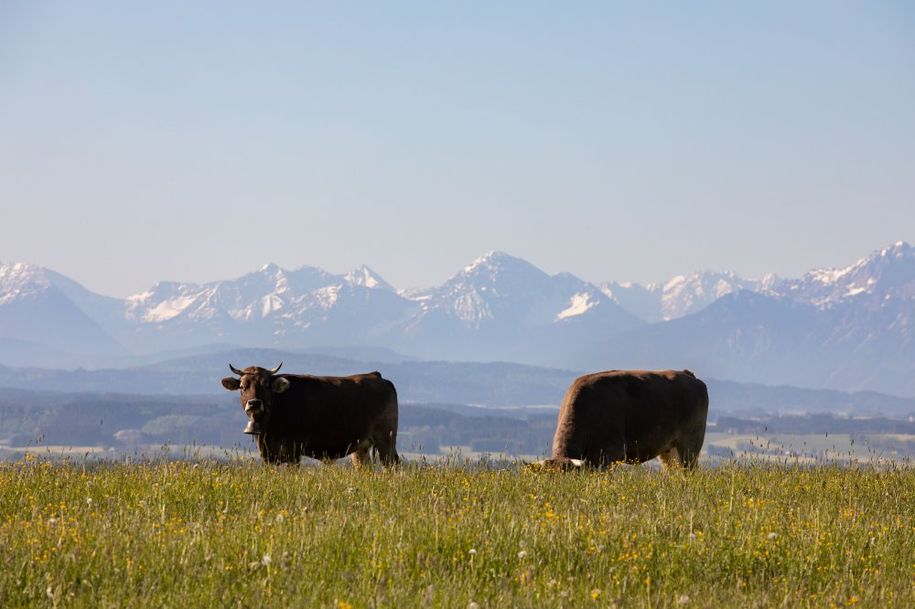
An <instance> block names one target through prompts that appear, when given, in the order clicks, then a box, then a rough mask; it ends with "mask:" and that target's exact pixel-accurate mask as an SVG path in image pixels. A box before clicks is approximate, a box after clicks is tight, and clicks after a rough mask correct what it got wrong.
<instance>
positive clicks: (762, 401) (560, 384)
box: [0, 349, 915, 417]
mask: <svg viewBox="0 0 915 609" xmlns="http://www.w3.org/2000/svg"><path fill="white" fill-rule="evenodd" d="M230 362H231V363H233V364H234V365H236V366H247V365H251V364H258V365H264V366H274V365H276V364H278V363H279V362H283V368H282V371H283V372H290V373H309V374H332V375H345V374H352V373H357V372H366V371H370V370H379V371H381V372H382V373H383V374H384V376H385V377H386V378H389V379H391V380H392V381H393V382H394V383H395V385H396V386H397V391H398V396H399V398H400V401H401V402H402V403H408V402H416V403H439V404H459V405H478V406H486V407H489V408H519V407H531V406H548V407H551V408H557V407H558V406H559V404H560V402H561V401H562V397H563V395H564V393H565V391H566V388H567V387H568V385H569V384H570V383H571V382H572V380H574V379H575V378H576V377H577V376H578V375H579V374H580V373H579V372H576V371H572V370H561V369H556V368H541V367H536V366H526V365H522V364H513V363H504V362H490V363H463V362H426V361H403V362H397V361H387V362H360V361H356V360H352V359H346V358H339V357H333V356H328V355H321V354H314V353H291V352H286V351H279V350H275V349H235V350H231V351H227V352H222V353H207V354H201V355H193V356H187V357H181V358H176V359H172V360H168V361H165V362H158V363H155V364H151V365H144V366H139V367H133V368H126V369H114V368H110V369H101V370H66V371H64V370H51V369H42V368H9V367H0V387H2V388H13V389H19V390H22V389H25V390H33V391H56V392H66V393H99V394H118V393H120V394H146V395H159V396H166V395H175V396H181V395H200V396H205V395H216V396H220V397H224V396H229V394H228V393H226V392H225V391H224V390H223V389H222V387H221V385H220V383H219V380H220V379H221V378H223V377H225V376H229V375H230V374H231V373H230V372H229V369H228V363H230ZM697 372H698V373H699V375H700V377H702V378H704V379H705V381H706V382H707V384H708V386H709V395H710V398H711V409H712V412H713V413H723V412H728V413H743V414H753V413H809V412H828V413H836V414H849V415H868V416H872V415H887V416H897V417H901V416H909V415H912V414H915V398H902V397H896V396H891V395H885V394H880V393H876V392H853V393H848V392H841V391H834V390H814V389H804V388H798V387H791V386H773V385H762V384H757V383H738V382H732V381H721V380H716V379H711V378H708V377H707V376H704V375H703V373H702V371H701V369H697ZM461 408H467V406H461ZM461 414H465V415H472V414H473V413H472V411H471V412H466V411H461Z"/></svg>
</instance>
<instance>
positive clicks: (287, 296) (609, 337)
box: [0, 242, 915, 396]
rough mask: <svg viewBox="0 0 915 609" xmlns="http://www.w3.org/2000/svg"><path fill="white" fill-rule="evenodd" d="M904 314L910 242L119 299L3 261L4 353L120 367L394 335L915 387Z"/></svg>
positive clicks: (913, 280) (583, 362)
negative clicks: (807, 264) (635, 279)
mask: <svg viewBox="0 0 915 609" xmlns="http://www.w3.org/2000/svg"><path fill="white" fill-rule="evenodd" d="M913 313H915V248H912V247H911V246H910V245H909V244H907V243H905V242H898V243H895V244H893V245H890V246H888V247H885V248H882V249H880V250H877V251H875V252H873V253H871V254H870V255H868V256H865V257H863V258H862V259H860V260H859V261H858V262H856V263H855V264H852V265H850V266H847V267H841V268H832V269H817V270H812V271H810V272H809V273H807V274H805V275H804V276H802V277H799V278H787V279H786V278H778V277H775V276H774V275H767V276H765V277H763V278H762V279H759V280H750V279H744V278H741V277H739V276H737V275H736V274H734V273H722V272H714V271H700V272H695V273H691V274H688V275H683V276H678V277H675V278H672V279H670V280H668V281H666V282H663V283H659V284H648V285H639V284H633V283H618V282H611V281H608V282H605V283H601V284H599V285H598V284H594V283H590V282H587V281H584V280H582V279H580V278H578V277H575V276H574V275H572V274H569V273H558V274H555V275H550V274H547V273H545V272H543V271H542V270H540V269H538V268H537V267H535V266H533V265H531V264H530V263H528V262H526V261H524V260H521V259H519V258H516V257H513V256H510V255H508V254H506V253H503V252H490V253H488V254H486V255H484V256H482V257H480V258H478V259H477V260H475V261H473V262H472V263H471V264H469V265H468V266H466V267H465V268H463V269H462V270H460V271H458V272H457V273H455V274H454V275H453V276H452V277H451V278H450V279H448V280H447V281H446V282H445V283H444V284H442V285H441V286H437V287H433V288H428V289H422V290H409V291H408V290H398V289H396V288H395V287H393V286H392V285H390V284H389V283H388V282H387V281H385V280H384V279H383V278H382V277H381V276H380V275H379V274H378V273H376V272H375V271H373V270H372V269H370V268H369V267H367V266H363V267H361V268H359V269H356V270H354V271H352V272H350V273H347V274H343V275H337V274H333V273H329V272H327V271H324V270H322V269H318V268H314V267H309V266H303V267H301V268H298V269H294V270H286V269H283V268H280V267H278V266H277V265H275V264H267V265H265V266H263V267H261V268H260V269H258V270H256V271H254V272H252V273H248V274H246V275H243V276H241V277H239V278H237V279H232V280H224V281H214V282H209V283H204V284H193V283H176V282H160V283H157V284H155V285H154V286H152V287H151V288H150V289H149V290H146V291H144V292H142V293H139V294H135V295H133V296H130V297H128V298H125V299H118V298H112V297H108V296H103V295H99V294H95V293H93V292H91V291H89V290H87V289H86V288H84V287H83V286H81V285H80V284H78V283H77V282H75V281H73V280H71V279H68V278H67V277H64V276H63V275H60V274H59V273H56V272H54V271H52V270H49V269H45V268H42V267H38V266H34V265H30V264H25V263H10V264H0V363H3V364H6V365H11V366H42V367H50V368H54V367H65V368H68V367H75V366H84V367H100V366H109V367H110V366H121V367H127V366H131V365H136V364H138V363H142V362H149V361H155V360H156V359H157V358H158V359H165V358H166V357H165V356H166V355H167V356H168V357H175V356H177V355H181V354H189V353H206V352H215V351H220V350H225V349H226V348H227V347H229V346H246V347H271V348H282V349H287V350H288V349H292V350H299V351H301V350H305V349H309V348H310V349H320V348H328V349H332V348H335V349H339V348H361V349H393V350H395V351H397V352H400V353H403V354H406V356H409V357H415V358H423V359H433V360H464V361H494V360H501V361H514V362H520V363H527V364H537V365H549V366H557V367H561V368H566V369H585V370H586V369H607V368H633V367H649V368H661V367H673V368H690V369H694V370H696V371H697V372H698V373H700V374H707V375H710V376H714V377H716V378H721V379H729V380H735V381H744V382H757V383H765V384H792V385H797V386H801V387H811V388H830V389H840V390H852V391H855V390H874V391H881V392H886V393H894V394H897V395H907V396H912V395H915V340H913V330H912V324H913V322H915V319H913Z"/></svg>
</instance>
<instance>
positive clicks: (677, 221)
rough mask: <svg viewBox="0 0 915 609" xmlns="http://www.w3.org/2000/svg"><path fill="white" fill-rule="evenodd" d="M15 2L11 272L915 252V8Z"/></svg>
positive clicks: (748, 266) (592, 271)
mask: <svg viewBox="0 0 915 609" xmlns="http://www.w3.org/2000/svg"><path fill="white" fill-rule="evenodd" d="M262 4H264V3H249V4H244V5H232V6H229V4H228V3H225V2H212V3H208V2H194V3H187V2H149V3H144V4H134V3H124V2H110V3H101V2H22V3H19V2H10V1H6V2H2V3H0V217H2V218H3V230H2V238H0V260H3V261H28V262H34V263H37V264H41V265H44V266H48V267H51V268H54V269H55V270H58V271H60V272H62V273H64V274H66V275H69V276H71V277H73V278H74V279H77V280H78V281H81V282H82V283H84V284H85V285H86V286H87V287H89V288H90V289H93V290H96V291H99V292H102V293H106V294H111V295H121V296H122V295H126V294H129V293H132V292H135V291H139V290H142V289H145V288H146V287H148V286H149V285H151V284H152V283H153V282H154V281H156V280H159V279H175V280H185V281H202V280H210V279H220V278H227V277H233V276H237V275H239V274H241V273H243V272H247V271H251V270H254V269H256V268H257V267H259V266H260V265H261V264H263V263H264V262H267V261H274V262H277V263H279V264H281V265H283V266H286V267H297V266H301V265H303V264H311V265H316V266H320V267H323V268H326V269H328V270H330V271H335V272H344V271H346V270H348V269H349V268H351V267H355V266H357V265H358V264H360V263H362V262H366V263H368V264H369V265H371V266H372V267H373V268H375V269H376V270H377V271H379V272H380V273H381V274H382V275H384V276H385V277H386V278H387V279H388V280H389V281H391V282H392V283H394V284H395V285H397V286H399V287H410V286H422V285H429V284H434V283H438V282H440V281H442V280H443V279H444V278H446V277H447V276H448V275H450V274H451V273H453V272H454V271H456V270H458V269H460V268H461V267H462V266H464V265H465V264H467V263H468V262H469V261H470V260H472V259H473V258H475V257H476V256H478V255H480V254H482V253H483V252H485V251H487V250H491V249H501V250H506V251H508V252H510V253H513V254H515V255H518V256H521V257H523V258H526V259H528V260H530V261H531V262H533V263H534V264H537V265H538V266H540V267H542V268H544V269H545V270H547V271H550V272H557V271H560V270H568V271H571V272H573V273H575V274H577V275H579V276H581V277H583V278H585V279H589V280H594V281H600V280H606V279H618V280H636V281H654V280H660V279H664V278H667V277H669V276H671V275H674V274H677V273H682V272H687V271H690V270H693V269H696V268H715V269H733V270H736V271H738V272H739V273H741V274H743V275H747V276H758V275H761V274H762V273H764V272H766V271H774V272H777V273H779V274H782V275H797V274H800V273H802V272H803V271H805V270H807V269H809V268H810V267H813V266H820V265H838V264H846V263H850V262H852V261H853V260H854V259H856V258H857V257H859V256H862V255H864V254H867V253H868V252H870V251H871V250H872V249H876V248H878V247H881V246H883V245H885V244H888V243H891V242H894V241H897V240H900V239H905V240H908V241H910V242H913V241H915V4H913V3H911V2H822V3H820V2H802V3H797V2H785V3H780V2H764V3H760V2H746V3H733V2H720V3H717V2H716V3H682V2H669V3H643V2H631V3H609V2H595V3H584V2H582V3H555V2H544V3H535V2H519V3H508V2H505V3H491V2H480V3H470V2H460V3H453V4H444V3H442V4H439V3H430V2H415V3H400V2H398V3H388V2H371V3H341V2H328V3H322V4H310V3H309V4H306V3H300V2H290V3H269V5H268V6H266V7H265V6H262Z"/></svg>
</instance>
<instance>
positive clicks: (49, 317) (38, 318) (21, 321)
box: [0, 263, 124, 365]
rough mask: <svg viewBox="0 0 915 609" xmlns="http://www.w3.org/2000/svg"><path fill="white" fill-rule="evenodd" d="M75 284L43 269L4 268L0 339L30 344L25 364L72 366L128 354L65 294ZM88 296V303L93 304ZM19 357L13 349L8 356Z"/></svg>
mask: <svg viewBox="0 0 915 609" xmlns="http://www.w3.org/2000/svg"><path fill="white" fill-rule="evenodd" d="M58 283H60V284H62V287H64V288H65V289H61V287H59V286H58V285H57V284H58ZM70 284H72V285H70ZM76 285H78V284H76V283H75V282H72V281H70V280H65V278H63V277H62V276H60V275H57V274H56V273H53V272H52V271H48V270H47V269H44V268H42V267H39V266H35V265H32V264H23V263H15V264H3V263H0V340H3V341H4V342H5V343H6V344H8V345H10V344H18V345H28V349H27V351H28V356H27V354H26V353H25V352H23V354H22V357H23V358H26V359H25V360H20V361H28V363H30V364H33V365H34V364H40V363H47V362H48V361H51V362H54V363H55V364H57V363H60V362H63V361H67V362H68V363H73V362H86V361H87V357H88V356H100V355H117V354H122V353H124V348H123V347H122V346H121V345H120V344H118V342H117V341H116V340H115V339H114V338H113V337H112V336H111V334H110V333H109V332H107V331H106V330H105V329H104V328H102V327H101V326H100V325H99V324H98V323H96V322H95V321H94V320H93V319H92V318H91V317H90V316H88V315H87V314H86V313H85V312H84V311H83V310H82V309H81V308H80V307H79V306H77V304H76V303H75V302H74V300H73V299H71V298H69V297H68V295H67V293H65V292H67V291H68V290H75V288H73V286H76ZM84 292H86V293H85V294H84V295H83V296H84V299H85V301H87V302H88V301H90V300H92V299H91V297H90V296H89V293H88V292H87V291H85V290H84ZM97 299H98V300H99V301H101V300H104V297H97ZM14 355H15V351H14V350H12V349H10V350H9V352H7V353H6V357H12V356H14ZM68 356H72V357H68ZM7 361H11V360H7ZM16 363H18V362H16Z"/></svg>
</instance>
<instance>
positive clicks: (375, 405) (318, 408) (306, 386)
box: [222, 364, 400, 465]
mask: <svg viewBox="0 0 915 609" xmlns="http://www.w3.org/2000/svg"><path fill="white" fill-rule="evenodd" d="M280 366H282V364H280ZM280 366H277V367H276V368H273V369H271V370H268V369H266V368H260V367H257V366H251V367H249V368H245V369H244V370H239V369H237V368H235V367H234V366H232V364H229V369H230V370H232V372H234V373H235V374H237V375H238V377H239V378H235V377H232V376H229V377H226V378H224V379H222V386H223V387H225V388H226V389H228V390H229V391H236V390H239V389H240V390H241V405H242V408H244V409H245V414H247V415H248V417H249V421H248V426H247V427H246V428H245V433H248V434H252V435H254V438H255V440H256V442H257V449H258V451H259V452H260V454H261V457H262V458H263V459H264V461H267V462H268V463H298V462H299V460H300V459H301V458H302V456H303V455H305V456H307V457H312V458H314V459H339V458H341V457H345V456H346V455H349V454H352V455H353V463H354V464H356V465H359V464H364V463H368V462H370V461H371V459H370V456H369V450H371V449H374V450H376V451H377V452H378V455H379V456H380V457H381V461H382V463H384V464H385V465H393V464H395V463H397V462H398V461H399V460H400V458H399V457H398V456H397V391H396V390H395V389H394V384H393V383H391V381H388V380H386V379H384V378H382V377H381V373H379V372H369V373H367V374H356V375H353V376H310V375H298V374H277V372H278V371H279V369H280Z"/></svg>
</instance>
